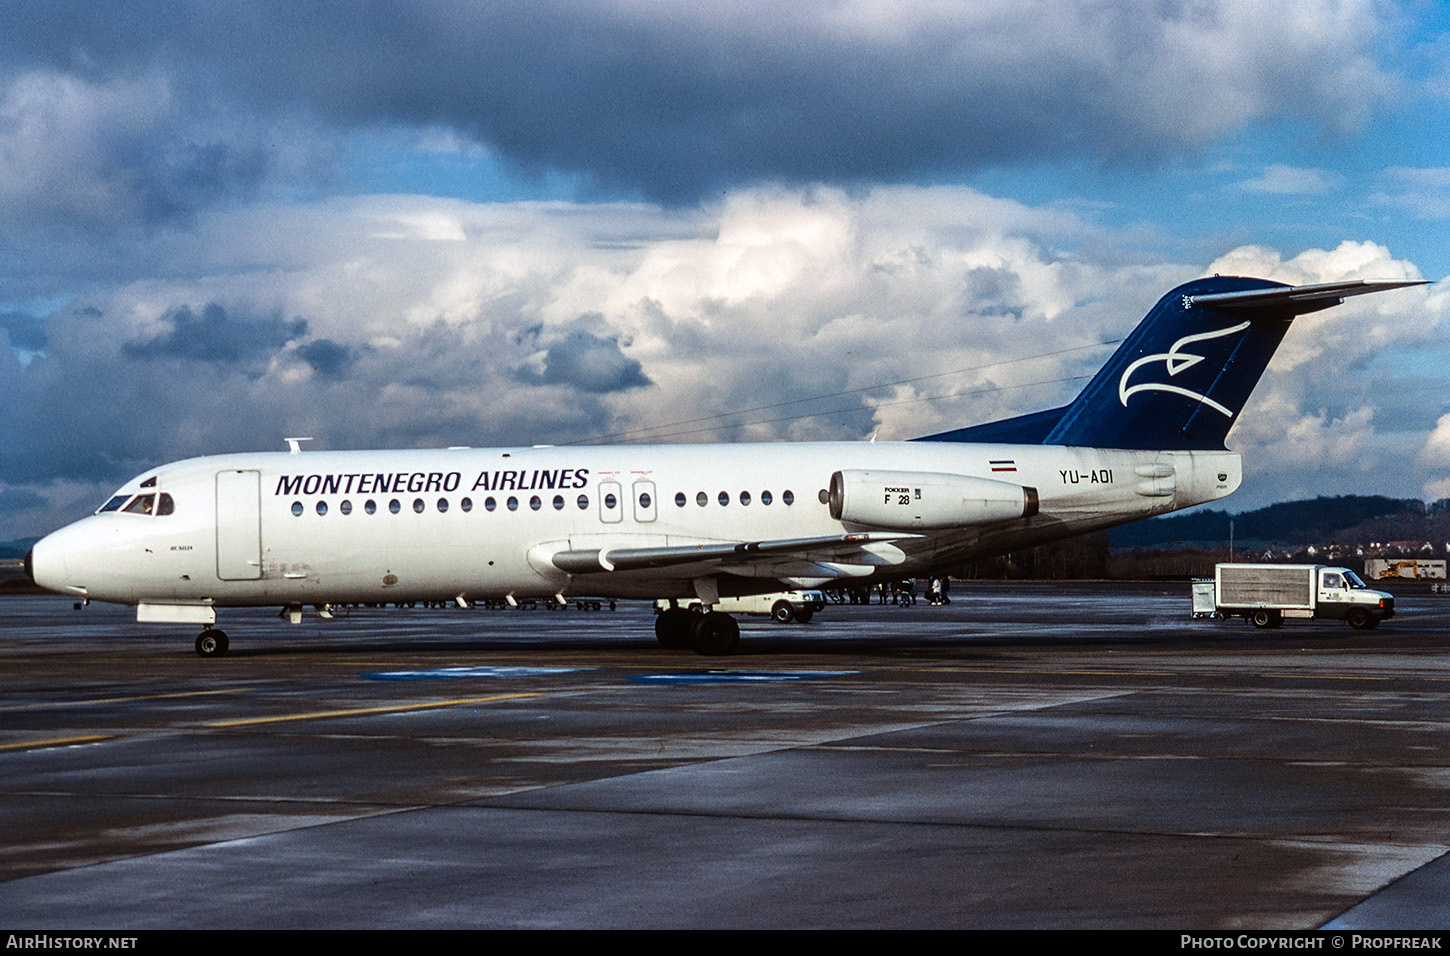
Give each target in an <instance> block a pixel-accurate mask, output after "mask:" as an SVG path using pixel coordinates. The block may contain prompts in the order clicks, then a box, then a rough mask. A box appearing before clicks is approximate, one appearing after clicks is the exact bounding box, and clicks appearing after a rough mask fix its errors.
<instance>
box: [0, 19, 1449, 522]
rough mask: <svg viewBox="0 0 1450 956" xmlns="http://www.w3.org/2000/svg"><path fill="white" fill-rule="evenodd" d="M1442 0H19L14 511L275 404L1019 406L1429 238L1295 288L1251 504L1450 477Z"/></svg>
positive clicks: (486, 431) (574, 427) (10, 255)
mask: <svg viewBox="0 0 1450 956" xmlns="http://www.w3.org/2000/svg"><path fill="white" fill-rule="evenodd" d="M1447 9H1450V8H1447V5H1445V4H1443V3H1441V2H1439V0H1399V2H1396V0H1112V2H1104V0H1079V2H1069V0H1050V2H1049V0H1039V2H1034V0H973V2H970V3H963V2H933V0H920V2H917V0H856V2H852V0H839V2H834V0H791V2H789V3H787V2H780V0H776V2H762V3H751V2H740V0H736V2H721V3H699V2H672V0H580V2H573V0H526V2H517V3H514V2H508V0H490V2H479V0H396V2H390V0H371V2H346V3H343V2H338V3H315V2H306V0H287V2H269V0H253V2H240V0H239V2H230V0H208V2H206V3H198V2H192V0H131V2H127V3H124V4H120V3H118V4H96V3H92V2H65V0H40V2H30V0H15V2H12V3H11V4H9V5H7V15H6V29H5V30H4V31H0V394H3V395H4V396H5V398H6V401H5V405H4V408H5V413H4V415H3V416H0V541H6V540H12V539H18V538H23V537H28V536H32V535H37V534H41V533H44V532H45V531H48V530H50V529H52V528H53V527H55V526H57V525H58V524H60V523H62V522H64V521H67V520H71V519H73V518H75V517H79V516H80V515H82V514H84V513H86V512H88V511H90V510H91V509H93V508H94V507H95V506H96V505H97V504H98V503H99V502H100V501H102V500H103V499H104V498H105V496H106V495H107V493H108V492H109V491H110V490H111V489H112V488H114V487H115V486H116V485H118V484H120V483H121V482H122V481H124V480H125V479H126V478H128V477H130V476H131V475H133V474H135V473H137V472H139V471H141V470H143V469H145V468H147V467H149V466H151V465H154V464H157V463H159V462H162V461H168V460H174V459H178V458H183V457H188V456H192V455H201V454H209V453H216V452H228V451H238V450H254V449H255V450H263V449H281V448H282V447H283V444H282V439H283V437H285V436H291V435H312V436H315V437H316V442H315V444H314V446H313V447H317V448H367V447H400V446H401V447H414V446H416V447H429V446H443V445H458V444H470V445H492V444H533V443H565V442H582V441H592V440H599V439H606V440H621V441H646V440H667V441H715V440H719V441H745V440H759V441H779V440H821V439H833V440H864V439H867V438H869V437H870V436H872V435H873V434H874V435H878V436H879V438H880V439H883V440H884V439H898V438H910V437H914V436H916V435H920V434H926V433H930V432H931V431H933V430H941V429H944V428H950V427H955V426H959V425H964V424H970V423H974V422H980V421H988V420H991V419H994V418H998V417H1002V416H1006V415H1011V414H1018V413H1022V412H1026V411H1032V410H1036V409H1039V408H1045V407H1049V406H1051V405H1054V404H1060V403H1062V402H1065V401H1067V400H1068V399H1070V398H1071V396H1072V395H1073V394H1074V393H1075V392H1076V390H1077V389H1078V388H1079V387H1080V386H1081V384H1082V377H1083V376H1085V375H1088V374H1090V373H1091V372H1092V371H1093V370H1095V369H1096V367H1097V366H1098V365H1099V364H1100V363H1101V362H1102V361H1103V360H1104V359H1105V358H1106V356H1107V354H1108V352H1109V351H1110V349H1111V345H1104V344H1103V343H1110V342H1112V341H1113V340H1115V339H1117V338H1119V337H1121V336H1122V335H1124V334H1126V333H1127V332H1128V331H1129V330H1130V329H1131V328H1132V327H1133V326H1134V325H1135V324H1136V323H1137V321H1138V319H1139V318H1140V317H1141V316H1142V315H1143V313H1144V312H1145V311H1146V310H1147V309H1148V308H1149V307H1150V306H1151V305H1152V304H1153V303H1154V302H1155V301H1156V300H1157V299H1158V297H1159V296H1160V295H1162V294H1163V293H1164V292H1165V291H1167V290H1168V289H1169V288H1171V287H1172V286H1173V285H1175V284H1177V283H1179V282H1182V281H1186V280H1188V279H1191V278H1195V277H1197V276H1201V275H1205V274H1212V273H1215V272H1221V273H1239V274H1248V275H1257V276H1265V277H1268V278H1272V279H1277V280H1282V281H1287V282H1293V283H1301V282H1322V281H1332V280H1337V279H1347V278H1401V277H1411V278H1426V279H1432V280H1436V282H1435V284H1434V285H1431V286H1428V287H1425V288H1421V289H1414V290H1406V291H1400V292H1394V293H1387V294H1384V295H1381V296H1373V297H1366V298H1363V299H1357V300H1352V304H1348V305H1346V306H1343V307H1341V308H1339V309H1335V310H1332V311H1330V312H1326V313H1319V314H1316V315H1312V316H1306V317H1304V318H1302V319H1300V320H1299V322H1298V323H1297V324H1296V326H1295V328H1294V330H1293V331H1291V333H1290V336H1289V339H1288V340H1287V342H1286V343H1285V346H1284V348H1283V349H1282V350H1281V352H1280V355H1279V357H1278V358H1277V359H1276V360H1275V363H1274V364H1273V366H1271V368H1270V371H1269V374H1268V375H1267V376H1266V378H1265V379H1264V381H1263V382H1262V383H1261V385H1260V387H1259V390H1258V391H1257V392H1256V393H1255V396H1254V399H1253V402H1252V403H1251V406H1250V408H1249V409H1248V410H1247V411H1246V412H1245V415H1244V420H1243V421H1242V423H1241V425H1240V427H1239V428H1238V429H1237V430H1236V431H1235V433H1234V434H1233V435H1232V436H1231V438H1230V445H1231V447H1234V448H1235V449H1237V450H1239V451H1242V452H1243V453H1244V455H1245V474H1246V481H1245V487H1244V489H1243V490H1242V491H1241V492H1240V493H1239V494H1238V495H1237V496H1236V497H1235V498H1234V499H1232V504H1233V506H1234V507H1235V508H1249V507H1254V506H1257V505H1260V504H1264V503H1267V502H1270V501H1275V500H1280V499H1284V498H1290V497H1307V496H1313V495H1316V494H1347V493H1383V494H1391V495H1396V496H1406V497H1411V496H1413V497H1423V498H1438V497H1444V496H1450V338H1447V332H1450V283H1446V282H1444V281H1440V280H1443V279H1444V277H1446V276H1447V275H1450V243H1447V241H1446V240H1447V238H1450V228H1447V227H1450V13H1447ZM722 413H727V414H724V415H723V416H722Z"/></svg>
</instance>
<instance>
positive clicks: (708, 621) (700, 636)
mask: <svg viewBox="0 0 1450 956" xmlns="http://www.w3.org/2000/svg"><path fill="white" fill-rule="evenodd" d="M691 630H692V635H691V636H692V637H693V639H694V640H693V643H694V646H695V651H696V652H697V653H700V654H704V655H705V656H706V657H725V656H728V655H730V654H733V653H735V648H736V647H737V646H739V644H740V625H739V624H736V623H735V618H733V617H731V616H730V615H728V614H722V613H720V612H719V611H710V612H709V613H707V614H704V615H701V616H700V618H699V619H698V620H697V621H695V626H694V627H693V628H692V629H691Z"/></svg>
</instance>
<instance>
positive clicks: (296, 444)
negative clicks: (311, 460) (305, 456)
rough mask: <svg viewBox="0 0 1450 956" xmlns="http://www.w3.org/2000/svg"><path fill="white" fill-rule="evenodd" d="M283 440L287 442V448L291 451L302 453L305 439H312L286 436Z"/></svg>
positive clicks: (297, 453)
mask: <svg viewBox="0 0 1450 956" xmlns="http://www.w3.org/2000/svg"><path fill="white" fill-rule="evenodd" d="M282 440H283V441H285V442H286V443H287V450H288V451H290V452H291V453H292V454H294V455H300V454H302V443H303V442H305V441H312V439H311V438H284V439H282Z"/></svg>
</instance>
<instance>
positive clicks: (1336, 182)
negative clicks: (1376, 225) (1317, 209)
mask: <svg viewBox="0 0 1450 956" xmlns="http://www.w3.org/2000/svg"><path fill="white" fill-rule="evenodd" d="M1343 182H1344V177H1342V176H1340V175H1339V174H1338V173H1333V172H1330V171H1329V170H1326V169H1303V168H1300V167H1296V166H1285V165H1283V164H1282V163H1273V164H1271V165H1269V166H1268V167H1266V168H1265V169H1264V171H1263V172H1262V173H1261V174H1260V175H1258V176H1257V177H1255V178H1253V179H1247V180H1244V181H1243V182H1242V183H1240V184H1239V188H1240V189H1242V190H1243V191H1244V192H1246V193H1270V194H1273V195H1280V196H1306V195H1321V194H1323V193H1329V192H1333V191H1335V190H1336V189H1339V188H1340V186H1341V185H1343Z"/></svg>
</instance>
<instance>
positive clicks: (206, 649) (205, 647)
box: [196, 627, 227, 657]
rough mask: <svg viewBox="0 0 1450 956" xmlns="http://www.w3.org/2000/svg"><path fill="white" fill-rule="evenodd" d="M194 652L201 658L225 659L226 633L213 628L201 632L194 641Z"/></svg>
mask: <svg viewBox="0 0 1450 956" xmlns="http://www.w3.org/2000/svg"><path fill="white" fill-rule="evenodd" d="M196 652H197V653H198V654H200V655H201V656H202V657H225V656H226V653H227V632H226V631H223V630H219V629H217V628H215V627H209V628H207V629H206V630H204V631H202V632H201V634H200V635H199V636H198V637H197V639H196Z"/></svg>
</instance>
